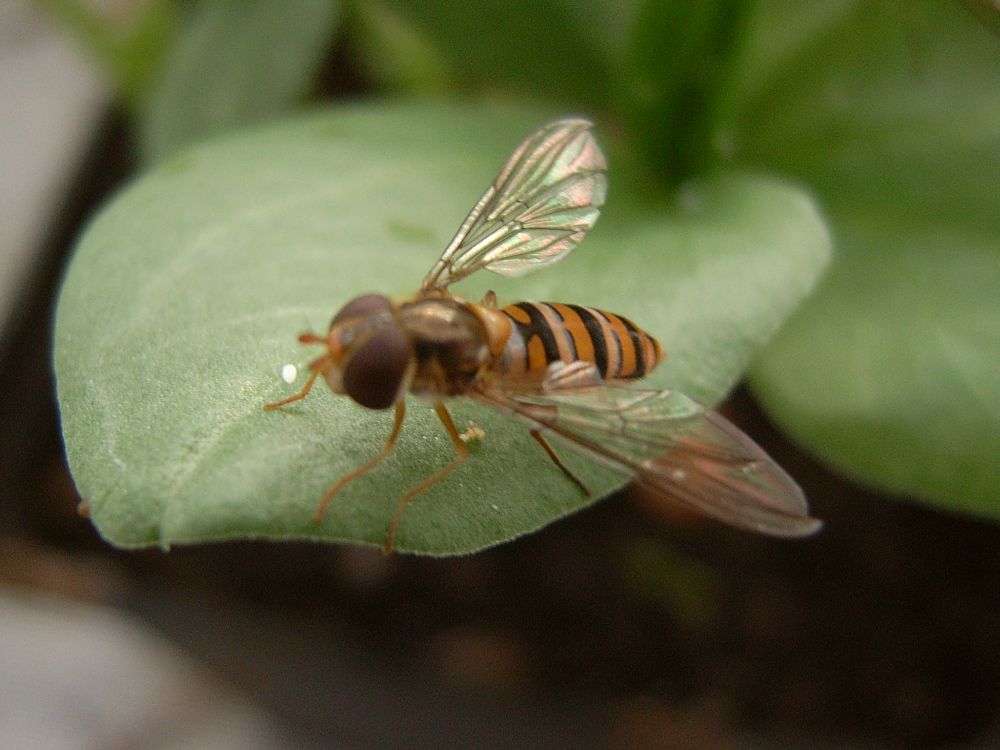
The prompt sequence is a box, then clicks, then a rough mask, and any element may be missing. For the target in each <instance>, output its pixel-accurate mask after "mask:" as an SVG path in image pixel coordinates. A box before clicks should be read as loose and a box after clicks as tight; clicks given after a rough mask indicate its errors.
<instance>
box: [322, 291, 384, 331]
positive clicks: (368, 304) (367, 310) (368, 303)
mask: <svg viewBox="0 0 1000 750" xmlns="http://www.w3.org/2000/svg"><path fill="white" fill-rule="evenodd" d="M391 309H392V303H391V302H390V301H389V298H388V297H386V296H385V295H383V294H362V295H361V296H360V297H355V298H354V299H352V300H351V301H350V302H348V303H347V304H346V305H344V306H343V307H342V308H340V312H338V313H337V314H336V315H334V316H333V320H331V321H330V328H333V327H334V326H335V325H337V324H338V323H342V322H344V321H345V320H348V319H350V318H365V317H368V316H369V315H375V314H377V313H381V312H387V311H389V310H391Z"/></svg>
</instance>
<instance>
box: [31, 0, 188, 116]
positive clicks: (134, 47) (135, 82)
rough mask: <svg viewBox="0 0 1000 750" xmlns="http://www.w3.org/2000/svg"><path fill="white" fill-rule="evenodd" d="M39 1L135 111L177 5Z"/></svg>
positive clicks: (160, 0)
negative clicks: (99, 67) (98, 64)
mask: <svg viewBox="0 0 1000 750" xmlns="http://www.w3.org/2000/svg"><path fill="white" fill-rule="evenodd" d="M37 2H38V3H39V4H40V5H41V6H42V7H44V8H45V9H46V10H47V11H48V12H50V13H51V14H52V15H53V16H54V17H56V18H57V19H58V20H59V21H60V22H61V23H63V24H64V25H65V26H66V28H67V29H69V30H70V32H71V33H73V34H74V35H75V36H76V38H77V39H78V40H79V41H80V43H81V44H82V45H83V47H84V48H85V49H86V50H87V51H88V52H89V53H90V54H91V55H93V56H94V57H95V58H96V59H97V61H98V62H99V63H100V64H101V65H102V66H103V68H104V70H105V72H106V73H107V75H108V76H109V77H110V78H111V79H112V80H113V81H114V84H115V86H116V87H117V88H118V93H119V96H120V97H121V98H122V100H123V101H124V103H125V104H126V106H128V107H129V109H130V110H132V111H138V110H139V109H140V107H141V106H142V104H143V102H144V101H145V99H146V97H147V96H148V94H149V89H150V86H151V84H152V81H153V80H154V79H155V77H156V75H157V74H158V72H159V70H160V66H161V64H162V63H163V58H164V55H165V51H166V48H167V47H168V46H169V43H170V41H171V40H172V39H173V36H174V33H175V31H176V29H177V26H178V16H179V13H178V11H177V3H176V2H174V0H147V1H146V2H142V3H136V4H133V5H131V6H129V7H127V8H111V7H104V6H95V5H94V4H93V3H89V2H86V0H37ZM123 10H124V11H125V12H122V11H123Z"/></svg>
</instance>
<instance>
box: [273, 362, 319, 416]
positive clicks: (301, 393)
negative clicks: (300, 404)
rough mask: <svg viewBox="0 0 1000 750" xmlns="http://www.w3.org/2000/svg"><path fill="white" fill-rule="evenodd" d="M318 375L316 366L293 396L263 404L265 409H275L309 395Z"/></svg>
mask: <svg viewBox="0 0 1000 750" xmlns="http://www.w3.org/2000/svg"><path fill="white" fill-rule="evenodd" d="M318 377H319V368H318V367H317V368H316V369H314V370H313V371H312V372H311V373H309V380H307V381H306V384H305V385H304V386H302V390H301V391H299V392H298V393H296V394H295V395H294V396H289V397H288V398H283V399H281V401H272V402H271V403H269V404H264V408H265V409H268V410H270V409H277V408H278V407H281V406H285V405H286V404H291V403H293V402H295V401H301V400H302V399H304V398H305V397H306V396H308V395H309V391H311V390H312V387H313V384H314V383H315V382H316V378H318Z"/></svg>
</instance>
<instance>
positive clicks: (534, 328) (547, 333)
mask: <svg viewBox="0 0 1000 750" xmlns="http://www.w3.org/2000/svg"><path fill="white" fill-rule="evenodd" d="M511 307H516V308H517V309H519V310H521V311H522V312H524V314H525V315H527V316H528V318H529V319H530V321H531V322H530V323H522V322H520V321H519V320H517V319H516V318H511V320H512V321H513V322H514V325H516V326H517V328H518V330H519V331H520V333H521V338H523V339H524V343H525V345H526V346H528V345H530V342H531V339H532V338H534V337H535V336H537V337H538V339H539V340H540V341H541V342H542V347H543V348H544V350H545V359H546V364H551V363H553V362H558V361H559V359H560V357H559V344H557V343H556V334H555V332H554V331H553V330H552V326H550V325H549V322H548V321H547V320H546V319H545V316H544V315H542V313H541V312H540V311H539V309H538V307H537V306H536V305H535V304H534V303H532V302H518V303H517V304H516V305H511ZM530 366H531V364H530V363H529V368H530Z"/></svg>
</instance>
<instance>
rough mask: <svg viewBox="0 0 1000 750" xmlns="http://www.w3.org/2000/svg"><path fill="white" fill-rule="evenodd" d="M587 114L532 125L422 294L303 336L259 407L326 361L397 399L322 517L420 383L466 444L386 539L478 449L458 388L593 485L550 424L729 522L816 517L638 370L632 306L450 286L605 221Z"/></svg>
mask: <svg viewBox="0 0 1000 750" xmlns="http://www.w3.org/2000/svg"><path fill="white" fill-rule="evenodd" d="M590 129H591V123H590V122H589V121H587V120H582V119H562V120H556V121H554V122H550V123H549V124H547V125H544V126H543V127H541V128H540V129H539V130H537V131H536V132H534V133H533V134H531V135H530V136H528V138H527V139H526V140H525V141H524V142H523V143H521V145H520V146H518V148H517V149H516V150H515V151H514V153H513V154H512V155H511V156H510V158H509V159H508V161H507V163H506V164H505V165H504V167H503V169H501V170H500V174H499V175H498V176H497V178H496V180H495V181H494V182H493V184H492V185H490V187H489V188H488V189H487V190H486V192H485V193H484V194H483V196H482V197H481V198H480V199H479V201H478V202H477V203H476V205H475V206H474V207H473V208H472V211H471V212H470V213H469V215H468V217H467V218H466V219H465V221H464V222H463V223H462V225H461V227H459V230H458V232H457V233H456V234H455V237H454V238H453V239H452V240H451V242H450V243H449V244H448V246H447V247H446V248H445V249H444V252H443V253H442V254H441V257H440V258H438V260H437V262H436V263H435V264H434V266H433V267H432V268H431V270H430V272H429V273H428V274H427V276H426V277H425V278H424V280H423V283H422V284H421V285H420V290H419V291H418V292H417V293H416V294H415V295H414V296H413V297H411V298H409V299H406V300H403V301H398V302H397V301H393V300H390V299H389V298H388V297H385V296H383V295H381V294H364V295H362V296H360V297H357V298H355V299H353V300H351V301H350V302H348V303H347V304H346V305H344V307H343V308H341V310H340V311H339V312H338V313H337V314H336V315H334V317H333V320H332V321H331V323H330V328H329V330H328V332H327V334H326V335H325V336H322V335H319V334H315V333H304V334H302V335H301V336H299V341H300V342H301V343H303V344H316V345H320V346H323V347H325V348H326V351H325V352H324V353H322V354H321V355H320V356H319V357H317V358H316V359H315V360H313V361H312V362H311V363H310V365H309V371H310V374H309V378H308V380H307V381H306V383H305V385H304V387H303V388H302V390H300V391H299V392H298V393H296V394H295V395H293V396H290V397H288V398H285V399H282V400H280V401H276V402H274V403H269V404H267V405H266V406H265V408H267V409H276V408H278V407H281V406H284V405H286V404H290V403H292V402H294V401H298V400H300V399H302V398H305V396H306V395H307V394H308V393H309V391H310V390H311V389H312V387H313V384H314V383H315V382H316V379H317V378H318V377H319V376H320V375H322V376H323V377H324V378H325V379H326V382H327V384H328V385H329V386H330V390H331V391H333V392H334V393H337V394H346V395H347V396H349V397H350V398H352V399H353V400H354V401H356V402H357V403H358V404H360V405H361V406H365V407H368V408H370V409H388V408H390V407H395V423H394V424H393V427H392V431H391V433H390V435H389V439H388V440H387V441H386V443H385V446H384V447H383V448H382V450H381V452H380V453H379V454H378V455H376V456H375V457H374V458H372V459H371V460H370V461H369V462H368V463H366V464H364V465H363V466H360V467H358V468H357V469H355V470H354V471H352V472H350V473H348V474H346V475H345V476H343V477H341V478H340V479H339V480H338V481H337V482H336V483H334V484H333V486H331V487H330V489H329V490H328V491H327V492H326V494H325V495H324V496H323V498H322V499H321V501H320V503H319V505H318V507H317V509H316V514H315V520H316V521H317V522H319V521H320V520H322V518H323V515H324V513H325V512H326V509H327V507H328V505H329V504H330V502H331V500H332V499H333V497H334V496H335V495H336V494H337V492H339V491H340V490H341V489H342V488H343V487H344V486H345V485H346V484H347V483H348V482H351V481H352V480H354V479H357V478H358V477H360V476H362V475H363V474H365V473H366V472H368V471H369V470H371V469H372V468H373V467H374V466H375V465H376V464H378V463H379V462H380V461H382V460H383V459H384V458H386V456H388V455H389V454H390V453H391V452H392V450H393V448H394V447H395V445H396V441H397V438H398V437H399V433H400V430H401V428H402V426H403V419H404V417H405V414H406V406H405V401H404V396H405V395H406V394H407V393H413V394H416V395H419V396H423V397H425V398H427V399H429V400H430V401H431V402H432V404H433V407H434V410H435V411H436V413H437V415H438V417H439V418H440V420H441V423H442V424H443V425H444V428H445V430H446V431H447V432H448V435H449V436H450V437H451V440H452V443H453V444H454V446H455V451H456V453H457V455H456V456H455V458H454V459H453V460H452V461H451V463H449V464H447V465H446V466H444V467H443V468H442V469H440V470H439V471H438V472H437V473H435V474H433V475H431V476H430V477H428V478H427V479H425V480H424V481H423V482H421V483H419V484H417V485H416V486H414V487H411V488H410V489H409V490H407V491H406V492H405V493H404V494H403V496H402V497H401V498H400V500H399V503H398V504H397V506H396V510H395V512H394V514H393V516H392V518H391V519H390V521H389V525H388V529H387V532H386V537H385V544H384V546H383V549H384V551H385V552H386V553H388V552H391V550H392V548H393V543H394V539H395V535H396V529H397V527H398V526H399V523H400V520H401V519H402V517H403V513H404V511H405V510H406V507H407V505H408V503H409V502H410V501H411V500H412V499H413V498H414V497H415V496H416V495H418V494H420V493H421V492H423V491H424V490H426V489H428V488H429V487H431V486H432V485H434V484H436V483H437V482H439V481H441V480H442V479H444V478H445V477H447V476H448V475H449V474H451V473H452V472H453V471H454V470H455V469H457V468H458V467H459V465H460V464H461V463H462V462H463V461H465V460H466V458H468V456H469V451H468V449H467V448H466V446H465V443H464V442H463V440H462V438H461V436H460V434H459V431H458V430H457V428H456V427H455V424H454V422H453V421H452V419H451V416H450V415H449V413H448V410H447V408H446V407H445V401H446V400H447V399H449V398H452V397H455V396H464V397H467V398H471V399H473V400H474V401H477V402H479V403H482V404H486V405H488V406H491V407H493V408H495V409H499V410H500V411H501V412H505V413H507V414H508V415H511V416H513V417H516V418H518V419H520V420H521V421H522V422H526V423H527V425H528V426H529V430H530V434H531V436H532V437H533V438H534V439H535V440H536V441H537V442H538V443H539V445H540V446H541V447H542V449H544V450H545V452H546V453H547V454H548V456H549V458H551V459H552V461H553V462H554V463H555V465H556V466H557V467H558V468H559V469H561V470H562V472H563V473H564V474H565V475H566V476H567V478H568V479H569V481H571V482H573V483H574V484H576V485H577V487H578V488H579V489H580V491H581V492H583V493H584V494H586V495H588V496H589V494H590V493H589V491H588V490H587V488H586V486H584V484H583V483H582V482H581V481H580V480H579V479H578V478H577V477H576V476H575V475H574V474H573V473H572V472H571V471H570V469H569V468H568V467H567V466H566V465H565V464H564V463H563V462H562V461H561V460H560V458H559V456H558V454H557V453H556V451H555V449H554V448H553V447H552V445H550V443H549V440H548V437H555V438H556V439H557V440H558V441H559V443H560V445H565V446H566V447H568V448H570V449H572V450H575V451H578V452H580V453H583V454H585V455H586V456H589V457H591V458H592V459H596V460H597V461H599V462H601V463H603V464H605V465H607V466H609V467H611V468H613V469H616V470H618V471H620V472H623V473H626V474H628V475H631V476H632V477H634V478H635V479H636V480H638V481H639V482H641V483H642V484H644V485H646V486H647V487H649V488H651V489H652V490H653V491H654V492H656V493H657V494H659V495H661V496H663V497H664V498H667V499H670V500H672V501H676V502H680V503H682V504H684V505H687V506H689V507H691V508H694V509H696V510H698V511H701V512H703V513H705V514H707V515H709V516H713V517H715V518H717V519H720V520H722V521H724V522H726V523H729V524H732V525H734V526H738V527H742V528H745V529H751V530H753V531H757V532H760V533H764V534H772V535H775V536H787V537H794V536H803V535H806V534H809V533H811V532H813V531H815V530H816V529H818V528H819V526H820V522H819V521H817V520H816V519H814V518H811V517H810V516H809V515H808V508H807V506H806V501H805V497H804V496H803V494H802V491H801V490H800V489H799V487H798V485H796V484H795V482H794V481H793V480H792V479H791V478H790V477H789V476H788V475H787V474H786V473H785V472H784V471H783V470H782V469H781V468H780V467H779V466H778V465H777V464H776V463H775V462H774V461H773V460H772V459H771V458H770V457H769V456H768V455H767V454H766V453H764V451H763V450H762V449H761V448H760V447H758V446H757V445H756V443H754V442H753V441H752V440H751V439H750V438H749V437H747V436H746V435H744V434H743V433H742V432H740V430H738V429H737V428H736V427H734V426H733V425H732V424H730V423H729V422H727V421H726V420H725V419H724V418H722V417H721V416H719V415H718V414H716V413H715V412H713V411H710V410H708V409H707V408H705V407H703V406H702V405H700V404H698V403H697V402H695V401H694V400H692V399H690V398H688V397H687V396H684V395H683V394H681V393H679V392H677V391H674V390H650V389H639V388H635V387H632V386H631V385H629V383H630V381H634V380H637V379H639V378H641V377H643V376H645V375H647V374H648V373H649V372H651V371H652V370H653V368H654V367H656V365H657V364H658V363H659V361H660V360H661V359H662V358H663V351H662V349H661V348H660V344H659V343H658V342H657V341H656V339H654V338H653V337H652V336H650V335H649V334H648V333H646V332H645V331H643V330H641V329H640V328H638V327H637V326H636V325H635V324H633V323H632V322H631V321H630V320H629V319H627V318H625V317H622V316H620V315H615V314H613V313H610V312H607V311H604V310H598V309H595V308H591V307H582V306H579V305H571V304H557V303H549V302H519V303H517V304H513V305H508V306H506V307H498V305H497V301H496V297H495V295H494V294H493V292H489V293H487V295H486V297H485V298H484V299H483V300H482V301H481V302H479V303H478V304H477V303H473V302H468V301H466V300H464V299H460V298H459V297H456V296H454V295H453V294H451V293H450V292H449V291H448V288H449V287H450V286H451V285H452V284H454V283H455V282H456V281H459V280H460V279H464V278H466V277H467V276H469V275H470V274H472V273H474V272H476V271H478V270H480V269H486V270H488V271H493V272H494V273H498V274H502V275H504V276H519V275H522V274H525V273H528V272H530V271H534V270H536V269H539V268H544V267H546V266H550V265H552V264H554V263H557V262H558V261H559V260H561V259H562V258H564V257H565V256H566V255H567V254H568V253H569V252H570V251H572V250H573V249H574V248H575V247H576V245H577V244H578V243H579V242H580V241H581V240H582V239H583V237H584V235H585V234H586V233H587V231H588V230H589V229H590V228H591V227H592V226H593V225H594V223H595V222H596V221H597V217H598V214H599V212H600V207H601V206H602V205H603V203H604V197H605V193H606V189H607V180H606V177H605V168H606V165H605V159H604V155H603V153H602V152H601V150H600V147H599V146H598V145H597V142H596V141H595V140H594V137H593V135H592V134H591V132H590ZM547 436H548V437H547Z"/></svg>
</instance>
